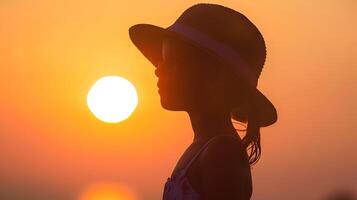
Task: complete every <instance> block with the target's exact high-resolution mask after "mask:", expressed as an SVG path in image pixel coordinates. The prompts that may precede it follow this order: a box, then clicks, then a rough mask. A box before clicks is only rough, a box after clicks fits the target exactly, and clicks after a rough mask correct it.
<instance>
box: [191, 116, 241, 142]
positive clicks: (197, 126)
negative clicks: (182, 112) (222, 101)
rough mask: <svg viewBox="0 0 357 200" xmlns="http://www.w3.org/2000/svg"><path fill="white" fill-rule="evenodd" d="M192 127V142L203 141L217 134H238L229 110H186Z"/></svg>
mask: <svg viewBox="0 0 357 200" xmlns="http://www.w3.org/2000/svg"><path fill="white" fill-rule="evenodd" d="M188 114H189V117H190V120H191V125H192V129H193V131H194V139H193V142H199V141H203V140H206V139H209V138H212V137H214V136H217V135H229V134H232V135H238V134H237V131H236V129H235V128H234V126H233V124H232V121H231V117H230V113H229V112H220V113H219V112H214V111H212V110H208V111H206V110H204V111H196V112H193V111H191V112H188Z"/></svg>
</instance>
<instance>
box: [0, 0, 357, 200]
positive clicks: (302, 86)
mask: <svg viewBox="0 0 357 200" xmlns="http://www.w3.org/2000/svg"><path fill="white" fill-rule="evenodd" d="M206 2H211V3H218V4H222V5H224V6H228V7H230V8H233V9H235V10H237V11H239V12H242V13H243V14H245V15H246V16H247V17H248V18H249V19H250V20H251V21H252V22H253V23H254V24H255V25H256V26H257V27H258V28H259V29H260V31H261V32H262V34H263V36H264V38H265V42H266V45H267V61H266V64H265V66H264V68H263V71H262V74H261V77H260V79H259V82H258V88H259V89H260V90H261V91H262V92H263V93H264V94H265V95H266V96H267V97H268V98H269V99H270V100H271V101H272V102H273V103H274V105H275V107H276V109H277V111H278V121H277V123H275V124H274V125H272V126H269V127H265V128H262V129H261V133H262V158H261V160H260V161H259V162H258V164H257V165H255V166H254V167H253V168H252V174H253V187H254V191H253V197H252V199H253V200H270V199H279V200H280V199H284V200H285V199H288V200H301V199H304V200H323V199H324V197H326V196H327V195H329V194H330V193H333V192H336V191H340V190H347V191H349V192H352V193H355V194H357V171H356V169H357V154H356V152H357V150H356V149H355V148H357V103H356V102H357V92H356V87H357V59H356V58H357V57H356V55H357V48H356V45H357V37H356V36H357V26H356V20H357V12H356V10H357V3H356V1H354V0H341V1H333V0H324V1H323V0H315V1H300V0H289V1H281V0H261V1H247V0H240V1H239V0H230V1H228V0H226V1H206ZM195 3H199V2H198V1H188V0H180V1H168V0H165V1H164V0H161V1H159V0H156V1H155V0H152V1H135V0H131V1H118V0H116V1H114V0H100V1H99V0H97V1H88V0H86V1H85V0H71V1H70V0H0V111H1V112H0V199H1V200H3V199H4V200H5V199H6V200H14V199H16V200H30V199H31V200H32V199H33V200H82V199H86V200H88V199H91V200H100V199H99V197H98V198H97V199H93V198H94V196H95V195H92V197H91V198H85V197H84V196H85V195H88V194H89V193H90V192H92V191H94V193H95V192H101V191H107V190H108V191H109V193H110V191H116V190H118V191H119V190H120V191H121V190H123V191H125V192H123V193H128V195H127V196H131V197H127V198H126V199H124V200H132V199H135V200H159V199H161V196H162V191H163V186H164V183H165V181H166V179H167V177H168V176H169V175H170V174H171V171H172V169H173V167H174V165H175V164H176V161H177V159H178V158H179V156H180V155H181V154H182V153H183V151H184V150H185V149H186V148H187V146H188V145H189V144H190V143H191V142H192V139H193V131H192V128H191V124H190V121H189V117H188V115H187V113H186V112H172V111H167V110H164V109H163V108H162V107H161V105H160V99H159V95H158V93H157V86H156V82H157V78H156V77H155V75H154V67H153V66H152V65H151V63H150V62H149V61H148V60H146V59H145V58H144V56H143V55H142V54H141V53H140V52H139V51H138V49H136V47H135V46H134V45H133V44H132V43H131V41H130V39H129V35H128V28H129V27H130V26H132V25H134V24H137V23H150V24H155V25H158V26H162V27H168V26H169V25H171V24H172V23H173V22H174V21H175V20H176V19H177V18H178V17H179V16H180V14H181V13H182V12H183V11H184V10H185V9H187V8H188V7H190V6H191V5H193V4H195ZM105 75H118V76H121V77H124V78H126V79H128V80H129V81H130V82H131V83H132V84H133V85H134V86H135V87H136V89H137V92H138V98H139V101H138V106H137V108H136V110H135V111H134V112H133V114H132V115H131V116H130V117H129V118H128V119H127V120H125V121H123V122H120V123H117V124H108V123H104V122H102V121H99V120H98V119H97V118H95V117H94V115H93V114H92V113H91V112H90V110H89V109H88V107H87V104H86V96H87V93H88V90H89V89H90V87H91V86H92V85H93V83H94V82H95V81H96V80H98V79H99V78H101V77H103V76H105ZM96 188H98V190H97V191H96ZM118 188H119V189H118ZM129 193H130V194H129ZM90 194H92V193H90ZM114 200H115V199H114Z"/></svg>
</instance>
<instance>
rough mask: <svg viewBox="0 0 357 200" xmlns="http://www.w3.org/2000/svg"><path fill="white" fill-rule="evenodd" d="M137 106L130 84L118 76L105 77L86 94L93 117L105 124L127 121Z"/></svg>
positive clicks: (132, 86)
mask: <svg viewBox="0 0 357 200" xmlns="http://www.w3.org/2000/svg"><path fill="white" fill-rule="evenodd" d="M137 104H138V95H137V92H136V89H135V87H134V85H133V84H132V83H130V82H129V81H128V80H126V79H124V78H122V77H119V76H105V77H102V78H100V79H99V80H97V81H96V82H95V84H94V85H93V86H92V88H91V89H90V90H89V92H88V96H87V105H88V107H89V109H90V111H91V112H92V113H93V114H94V116H95V117H96V118H98V119H100V120H102V121H104V122H107V123H117V122H120V121H123V120H125V119H127V118H128V117H129V116H130V115H131V113H132V112H133V111H134V110H135V108H136V106H137Z"/></svg>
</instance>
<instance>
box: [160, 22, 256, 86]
mask: <svg viewBox="0 0 357 200" xmlns="http://www.w3.org/2000/svg"><path fill="white" fill-rule="evenodd" d="M167 30H170V31H173V32H175V33H178V34H180V35H183V36H185V37H187V38H188V39H190V40H192V41H193V42H195V43H197V44H198V45H200V46H202V47H204V48H206V49H209V50H210V51H212V52H214V53H215V54H217V55H218V56H219V57H221V58H223V59H224V60H225V61H226V62H228V63H229V64H231V65H232V66H234V70H235V71H236V72H237V73H238V75H239V76H241V75H243V77H242V78H244V79H246V80H247V81H248V82H249V83H250V84H251V85H252V86H254V87H256V86H257V78H256V76H255V75H254V74H253V73H252V72H251V71H250V70H249V68H248V65H247V64H246V62H245V61H244V60H243V59H242V58H241V56H240V55H239V54H238V53H237V51H235V50H234V49H232V48H230V47H229V46H227V45H225V44H223V43H221V42H219V41H217V40H214V39H213V38H211V37H209V36H208V35H206V34H204V33H202V32H200V31H198V30H196V29H194V28H192V27H189V26H186V25H184V24H181V23H174V24H173V25H171V26H169V27H168V28H167Z"/></svg>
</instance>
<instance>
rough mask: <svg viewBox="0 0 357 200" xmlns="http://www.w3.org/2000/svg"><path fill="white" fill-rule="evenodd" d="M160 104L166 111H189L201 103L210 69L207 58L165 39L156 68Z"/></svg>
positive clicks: (192, 47)
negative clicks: (160, 58)
mask: <svg viewBox="0 0 357 200" xmlns="http://www.w3.org/2000/svg"><path fill="white" fill-rule="evenodd" d="M156 67H157V68H156V70H155V74H156V76H157V77H158V83H157V85H158V88H159V95H160V102H161V105H162V107H163V108H165V109H167V110H176V111H178V110H189V109H191V108H193V107H197V106H199V105H200V104H202V102H204V101H205V93H206V90H207V87H206V86H207V85H208V83H209V80H211V79H212V78H213V76H212V75H213V74H214V73H213V71H214V68H213V67H210V66H209V61H208V57H207V54H206V53H204V52H203V51H200V50H198V49H197V48H196V47H194V46H192V45H189V44H187V43H185V42H182V41H179V40H176V39H172V38H166V39H164V41H163V43H162V60H161V61H160V62H159V63H158V65H157V66H156Z"/></svg>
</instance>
